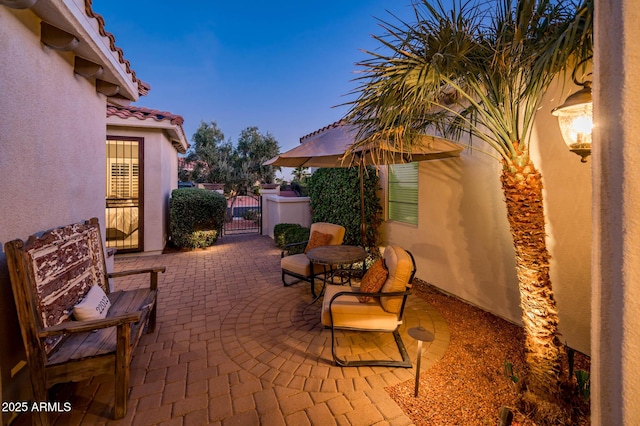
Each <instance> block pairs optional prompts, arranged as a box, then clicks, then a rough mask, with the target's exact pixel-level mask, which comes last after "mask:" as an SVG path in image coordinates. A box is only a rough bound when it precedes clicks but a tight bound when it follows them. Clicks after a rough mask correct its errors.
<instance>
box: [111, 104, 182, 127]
mask: <svg viewBox="0 0 640 426" xmlns="http://www.w3.org/2000/svg"><path fill="white" fill-rule="evenodd" d="M111 116H117V117H120V118H124V119H127V118H129V117H135V118H137V119H139V120H146V119H147V118H152V119H154V120H156V121H165V120H166V121H169V122H170V123H171V124H175V125H177V126H182V124H183V123H184V118H182V117H181V116H179V115H176V114H172V113H170V112H167V111H159V110H157V109H150V108H144V107H136V106H127V107H121V106H116V105H107V117H111Z"/></svg>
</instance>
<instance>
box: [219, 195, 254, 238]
mask: <svg viewBox="0 0 640 426" xmlns="http://www.w3.org/2000/svg"><path fill="white" fill-rule="evenodd" d="M251 233H255V234H261V233H262V197H260V196H259V195H235V196H233V197H228V198H227V218H226V221H225V224H224V235H232V234H251Z"/></svg>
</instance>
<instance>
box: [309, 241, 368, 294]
mask: <svg viewBox="0 0 640 426" xmlns="http://www.w3.org/2000/svg"><path fill="white" fill-rule="evenodd" d="M307 257H308V258H309V262H311V294H312V296H313V302H315V301H316V300H318V299H319V298H320V296H322V294H323V293H324V288H325V286H326V285H327V275H330V276H331V278H332V279H333V274H334V273H335V272H336V271H335V270H333V266H334V265H338V266H339V265H352V264H354V263H357V262H362V261H363V260H365V259H366V258H367V252H366V251H365V249H364V248H362V247H360V246H349V245H334V246H320V247H316V248H312V249H311V250H309V251H308V252H307ZM314 264H320V265H324V266H325V268H326V267H327V266H328V267H329V271H325V273H324V276H323V283H322V290H320V293H318V295H316V293H315V289H314V282H315V274H314V268H313V265H314ZM363 269H364V265H363Z"/></svg>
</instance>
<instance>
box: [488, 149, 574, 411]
mask: <svg viewBox="0 0 640 426" xmlns="http://www.w3.org/2000/svg"><path fill="white" fill-rule="evenodd" d="M518 160H519V161H518ZM515 163H516V164H518V163H519V164H521V165H520V166H517V165H510V166H505V168H504V169H503V172H502V176H501V181H502V189H503V191H504V194H505V197H506V203H507V212H508V220H509V225H510V228H511V234H512V236H513V245H514V248H515V251H516V270H517V276H518V285H519V289H520V307H521V309H522V320H523V323H524V330H525V335H526V342H525V347H526V363H527V367H528V370H529V371H528V374H527V376H526V378H525V382H524V386H525V387H526V390H527V391H529V392H530V393H531V394H533V395H528V397H527V396H525V399H531V397H533V398H532V399H534V400H530V401H528V402H531V403H533V404H534V405H535V406H539V405H540V403H543V405H546V404H544V402H546V403H551V404H553V405H556V404H557V402H558V401H559V396H560V382H561V379H560V375H561V358H560V356H561V352H562V345H561V344H560V343H559V340H558V337H557V331H558V312H557V310H556V302H555V299H554V297H553V289H552V286H551V279H550V278H549V253H548V251H547V246H546V239H545V237H546V234H545V226H544V220H545V218H544V206H543V203H542V179H541V175H540V173H539V172H538V171H537V170H536V168H535V166H534V165H533V163H532V162H531V161H530V160H529V159H528V157H525V156H521V157H520V158H518V159H516V162H515ZM536 400H537V401H536ZM525 402H526V401H525Z"/></svg>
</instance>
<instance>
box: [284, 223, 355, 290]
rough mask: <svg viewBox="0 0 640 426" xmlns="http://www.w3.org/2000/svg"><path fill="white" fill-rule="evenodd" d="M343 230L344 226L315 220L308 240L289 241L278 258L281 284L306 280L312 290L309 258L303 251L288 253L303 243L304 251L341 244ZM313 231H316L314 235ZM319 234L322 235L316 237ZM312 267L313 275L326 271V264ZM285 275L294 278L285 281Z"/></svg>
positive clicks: (287, 284)
mask: <svg viewBox="0 0 640 426" xmlns="http://www.w3.org/2000/svg"><path fill="white" fill-rule="evenodd" d="M345 231H346V229H345V228H344V226H340V225H335V224H333V223H327V222H316V223H312V224H311V228H310V230H309V240H308V241H301V242H298V243H291V244H287V245H286V246H284V250H282V253H281V259H280V267H281V268H282V284H284V285H285V286H290V285H292V284H295V283H297V282H299V281H306V282H308V283H310V284H311V286H312V290H313V285H314V283H313V282H312V279H311V276H312V274H311V262H310V261H309V258H308V257H307V255H306V254H304V253H298V254H290V253H291V252H292V251H294V248H296V247H297V248H298V249H300V248H301V247H303V246H305V245H306V248H305V252H306V251H308V250H310V249H311V248H313V247H318V246H323V245H340V244H342V240H343V239H344V234H345ZM314 232H315V233H316V235H314ZM319 234H321V235H323V236H321V237H319V238H316V237H317V235H319ZM327 235H330V237H327ZM313 268H314V269H313V275H314V276H316V277H317V276H323V275H324V274H326V273H327V272H328V271H327V270H326V269H327V268H326V266H324V265H320V264H315V265H314V266H313ZM287 276H290V277H293V278H295V280H294V281H291V282H287V280H286V277H287Z"/></svg>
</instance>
